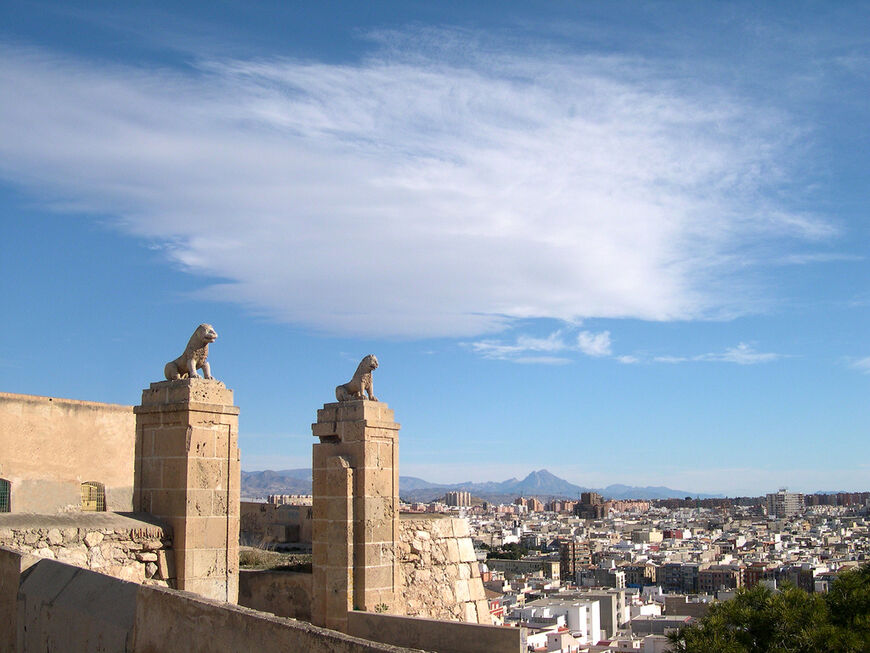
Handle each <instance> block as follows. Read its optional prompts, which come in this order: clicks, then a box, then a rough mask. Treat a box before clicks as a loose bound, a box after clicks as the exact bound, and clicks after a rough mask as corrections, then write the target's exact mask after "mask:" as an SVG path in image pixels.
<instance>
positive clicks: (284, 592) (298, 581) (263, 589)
mask: <svg viewBox="0 0 870 653" xmlns="http://www.w3.org/2000/svg"><path fill="white" fill-rule="evenodd" d="M311 599H312V588H311V574H306V573H300V572H290V571H272V570H269V569H243V570H241V571H240V572H239V605H243V606H245V607H246V608H251V609H253V610H261V611H263V612H271V613H272V614H274V615H277V616H279V617H292V618H293V619H302V620H303V621H311Z"/></svg>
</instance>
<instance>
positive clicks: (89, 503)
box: [82, 481, 106, 512]
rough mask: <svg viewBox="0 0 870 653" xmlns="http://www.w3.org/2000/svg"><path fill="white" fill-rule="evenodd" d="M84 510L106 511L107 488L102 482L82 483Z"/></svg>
mask: <svg viewBox="0 0 870 653" xmlns="http://www.w3.org/2000/svg"><path fill="white" fill-rule="evenodd" d="M82 510H85V511H88V512H105V511H106V488H105V486H104V485H103V484H102V483H97V482H96V481H88V482H87V483H82Z"/></svg>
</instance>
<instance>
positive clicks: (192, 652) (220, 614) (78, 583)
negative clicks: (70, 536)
mask: <svg viewBox="0 0 870 653" xmlns="http://www.w3.org/2000/svg"><path fill="white" fill-rule="evenodd" d="M30 562H31V561H30V560H27V559H26V558H23V557H22V556H21V554H19V553H16V552H14V551H10V550H8V549H4V548H2V547H0V608H9V607H10V603H11V601H12V597H13V596H15V602H16V603H17V610H16V609H15V607H12V609H4V610H3V611H2V613H0V616H3V617H5V616H7V615H10V614H11V615H13V618H12V619H8V618H4V619H0V650H3V651H4V652H5V651H9V652H10V653H43V652H44V651H97V650H99V651H127V652H128V653H163V652H167V653H168V652H170V651H185V652H186V653H236V652H237V651H257V653H283V652H285V651H308V652H310V653H403V652H407V653H414V651H417V649H409V648H402V647H397V646H390V645H387V644H379V643H375V642H371V641H366V640H363V639H359V638H357V637H351V636H349V635H344V634H342V633H338V632H335V631H330V630H326V629H324V628H317V627H316V626H312V625H311V624H307V623H303V622H299V621H295V620H292V619H282V618H280V617H274V616H272V615H267V614H263V613H260V612H256V611H254V610H248V609H246V608H240V607H238V606H235V605H231V604H227V603H223V602H220V601H215V600H211V599H206V598H204V597H201V596H198V595H195V594H192V593H190V592H179V591H175V590H168V589H164V588H160V587H151V586H147V585H138V584H136V583H130V582H127V581H122V580H119V579H117V578H112V577H111V576H105V575H103V574H97V573H94V572H91V571H88V570H86V569H79V568H77V567H71V566H69V565H66V564H63V563H60V562H57V561H54V560H39V561H37V562H35V563H34V564H32V566H30V567H28V566H27V565H28V564H29V563H30ZM13 591H14V592H15V594H13ZM13 629H14V631H13ZM417 653H419V651H417Z"/></svg>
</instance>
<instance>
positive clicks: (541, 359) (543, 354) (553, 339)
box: [468, 330, 612, 365]
mask: <svg viewBox="0 0 870 653" xmlns="http://www.w3.org/2000/svg"><path fill="white" fill-rule="evenodd" d="M468 346H469V347H470V348H471V349H472V351H474V352H475V353H477V354H479V355H481V356H483V357H484V358H490V359H495V360H507V361H512V362H514V363H526V364H541V365H565V364H567V363H570V362H571V360H572V359H571V358H568V357H566V356H565V355H566V354H570V353H574V352H579V353H582V354H585V355H586V356H591V357H593V358H601V357H605V356H610V355H611V354H612V351H611V342H610V332H609V331H600V332H598V333H595V332H593V331H580V332H579V333H578V334H577V335H576V336H574V338H573V340H572V339H568V337H567V333H566V331H565V330H559V331H554V332H553V333H551V334H550V335H548V336H546V337H545V338H537V337H533V336H528V335H519V336H517V338H516V339H515V340H514V342H511V343H507V342H504V341H501V340H494V339H485V340H479V341H477V342H472V343H469V345H468ZM557 354H562V355H557Z"/></svg>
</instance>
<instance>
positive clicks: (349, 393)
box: [335, 354, 378, 401]
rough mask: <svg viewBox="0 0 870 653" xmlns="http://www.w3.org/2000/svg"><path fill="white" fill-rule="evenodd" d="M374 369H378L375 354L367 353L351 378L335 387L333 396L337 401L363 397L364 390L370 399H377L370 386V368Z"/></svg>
mask: <svg viewBox="0 0 870 653" xmlns="http://www.w3.org/2000/svg"><path fill="white" fill-rule="evenodd" d="M376 369H378V359H377V356H375V355H374V354H369V355H368V356H366V357H365V358H363V359H362V360H361V361H360V364H359V366H358V367H357V368H356V372H354V375H353V378H352V379H351V380H350V381H348V382H347V383H345V384H344V385H340V386H338V387H337V388H336V389H335V398H336V399H338V400H339V401H350V400H352V399H365V398H366V397H365V394H364V392H365V393H368V395H369V400H370V401H377V400H378V398H377V397H375V393H374V389H373V386H372V370H376Z"/></svg>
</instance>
